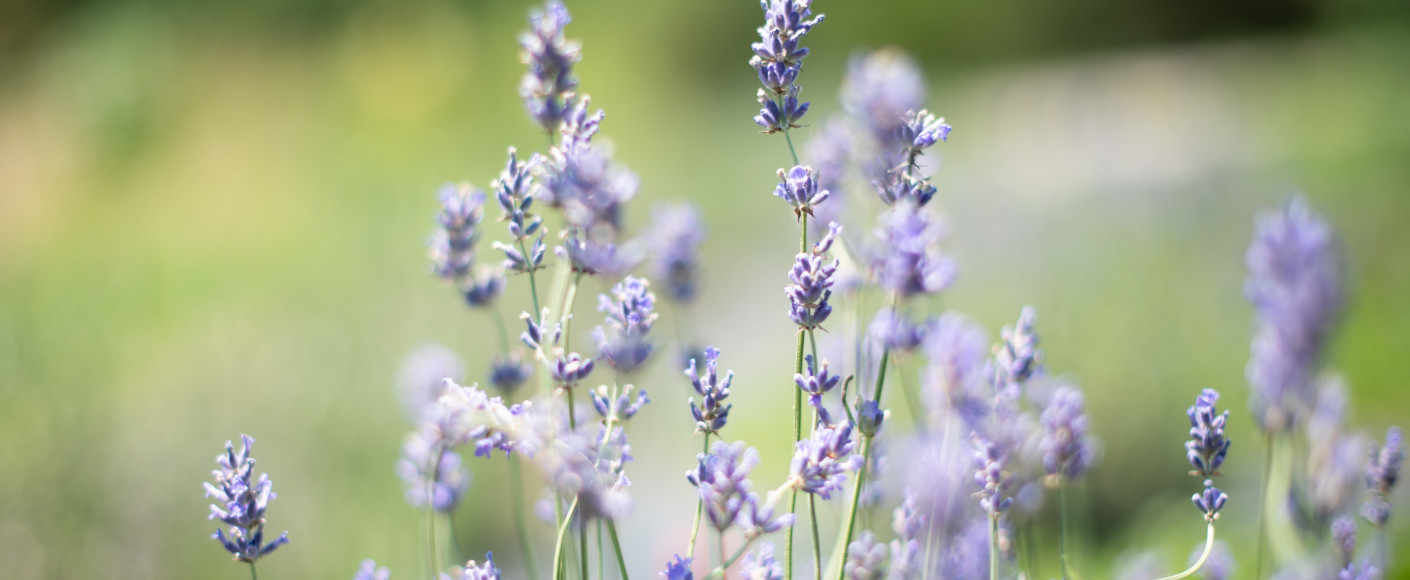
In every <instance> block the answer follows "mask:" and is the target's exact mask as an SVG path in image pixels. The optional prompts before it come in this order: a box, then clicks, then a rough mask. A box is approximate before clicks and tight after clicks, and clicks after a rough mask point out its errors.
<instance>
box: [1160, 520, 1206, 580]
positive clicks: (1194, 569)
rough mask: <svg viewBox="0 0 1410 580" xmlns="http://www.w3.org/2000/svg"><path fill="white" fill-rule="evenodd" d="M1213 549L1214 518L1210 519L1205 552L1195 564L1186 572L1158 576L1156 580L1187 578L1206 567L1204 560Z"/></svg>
mask: <svg viewBox="0 0 1410 580" xmlns="http://www.w3.org/2000/svg"><path fill="white" fill-rule="evenodd" d="M1213 550H1214V520H1210V521H1209V534H1208V535H1206V536H1205V538H1204V553H1203V554H1200V556H1199V561H1197V562H1195V564H1194V565H1193V566H1190V567H1189V569H1187V570H1185V571H1184V572H1181V573H1179V574H1175V575H1174V576H1166V577H1164V578H1157V579H1156V580H1180V579H1181V578H1186V577H1189V576H1191V575H1193V574H1194V573H1195V572H1198V571H1199V569H1200V568H1203V567H1204V562H1205V561H1206V560H1208V559H1209V553H1210V552H1211V551H1213Z"/></svg>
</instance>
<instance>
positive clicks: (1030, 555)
mask: <svg viewBox="0 0 1410 580" xmlns="http://www.w3.org/2000/svg"><path fill="white" fill-rule="evenodd" d="M1037 535H1038V532H1037V526H1035V525H1033V517H1032V516H1029V517H1026V518H1023V559H1024V560H1027V561H1028V577H1029V578H1040V576H1039V575H1038V554H1037V546H1038V542H1037Z"/></svg>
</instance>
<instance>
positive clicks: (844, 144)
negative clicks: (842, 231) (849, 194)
mask: <svg viewBox="0 0 1410 580" xmlns="http://www.w3.org/2000/svg"><path fill="white" fill-rule="evenodd" d="M852 141H853V136H852V131H851V129H850V127H848V125H847V121H846V120H845V119H843V118H841V117H840V116H834V117H833V118H831V119H829V120H828V121H827V123H826V124H824V125H823V126H822V128H821V129H820V130H819V131H818V132H817V133H816V134H814V135H813V138H812V139H810V140H809V141H808V144H807V145H806V146H805V147H804V149H803V156H804V158H805V159H807V160H809V161H811V162H812V164H813V168H814V169H816V170H817V172H818V188H819V189H823V190H826V191H827V192H828V197H827V199H825V200H823V201H821V202H819V203H817V204H816V205H814V206H813V217H815V218H817V219H814V220H809V222H808V229H809V231H808V234H809V235H812V236H820V235H823V234H824V233H825V232H826V226H827V224H828V223H829V222H840V221H842V215H843V214H844V213H845V209H846V207H847V200H846V198H845V197H843V195H844V194H845V192H846V188H845V183H846V176H847V169H848V166H849V165H850V163H851V157H852V155H854V154H855V151H854V147H853V144H852Z"/></svg>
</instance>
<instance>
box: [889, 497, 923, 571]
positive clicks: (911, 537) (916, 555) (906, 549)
mask: <svg viewBox="0 0 1410 580" xmlns="http://www.w3.org/2000/svg"><path fill="white" fill-rule="evenodd" d="M925 528H926V521H925V514H923V513H921V511H920V510H919V509H918V508H917V506H916V496H915V493H913V492H912V491H911V488H910V487H909V486H907V487H906V491H905V499H904V500H903V501H902V502H901V505H899V506H896V509H895V511H893V512H892V518H891V529H892V531H894V532H896V539H894V540H891V545H890V548H891V572H890V576H888V578H890V579H891V580H912V579H914V578H916V577H918V576H919V575H920V573H921V571H922V566H923V565H924V562H923V561H922V559H923V558H922V556H923V554H922V553H921V551H920V542H921V539H922V537H923V536H922V535H921V532H922V531H924V530H925Z"/></svg>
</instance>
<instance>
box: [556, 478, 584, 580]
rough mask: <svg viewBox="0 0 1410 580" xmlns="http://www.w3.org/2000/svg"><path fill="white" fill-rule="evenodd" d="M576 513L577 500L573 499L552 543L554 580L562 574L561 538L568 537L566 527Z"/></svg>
mask: <svg viewBox="0 0 1410 580" xmlns="http://www.w3.org/2000/svg"><path fill="white" fill-rule="evenodd" d="M577 511H578V498H576V497H574V498H573V503H572V504H571V505H569V506H568V512H567V513H566V514H564V516H563V523H561V524H559V525H558V537H557V539H556V540H554V543H553V577H554V579H555V580H558V579H560V578H562V577H563V576H564V575H565V574H564V573H563V537H564V536H567V535H568V526H569V525H571V524H572V523H573V514H574V513H575V512H577Z"/></svg>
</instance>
